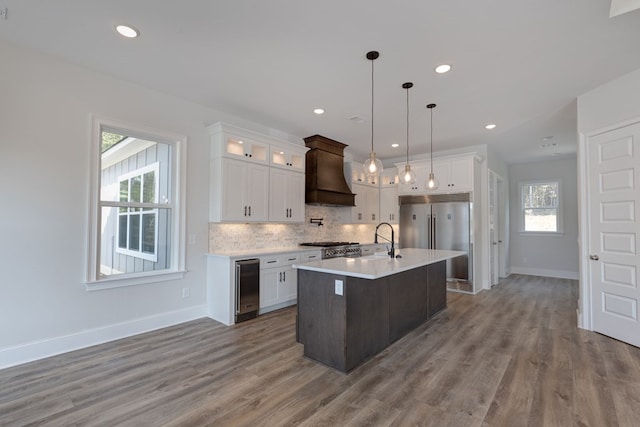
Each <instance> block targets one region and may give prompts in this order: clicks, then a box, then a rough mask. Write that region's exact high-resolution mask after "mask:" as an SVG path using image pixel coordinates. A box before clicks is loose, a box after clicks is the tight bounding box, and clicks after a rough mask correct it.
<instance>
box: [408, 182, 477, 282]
mask: <svg viewBox="0 0 640 427" xmlns="http://www.w3.org/2000/svg"><path fill="white" fill-rule="evenodd" d="M399 199H400V241H399V243H400V246H401V247H403V248H424V249H447V250H455V251H464V252H466V253H467V254H466V255H464V256H460V257H456V258H452V259H450V260H447V281H448V282H467V283H468V284H469V285H472V282H473V268H472V266H473V263H472V261H471V260H472V256H473V248H472V244H471V232H472V231H471V208H472V205H471V202H470V196H469V194H468V193H460V194H442V195H430V196H400V197H399ZM472 289H473V287H472V286H470V289H469V290H472Z"/></svg>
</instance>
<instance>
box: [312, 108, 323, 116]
mask: <svg viewBox="0 0 640 427" xmlns="http://www.w3.org/2000/svg"><path fill="white" fill-rule="evenodd" d="M313 112H314V113H316V114H318V115H320V114H324V110H323V109H322V108H316V109H315V110H313Z"/></svg>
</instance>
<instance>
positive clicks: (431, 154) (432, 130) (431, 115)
mask: <svg viewBox="0 0 640 427" xmlns="http://www.w3.org/2000/svg"><path fill="white" fill-rule="evenodd" d="M430 110H431V173H433V108H430Z"/></svg>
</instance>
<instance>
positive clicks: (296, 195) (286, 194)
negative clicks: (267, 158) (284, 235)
mask: <svg viewBox="0 0 640 427" xmlns="http://www.w3.org/2000/svg"><path fill="white" fill-rule="evenodd" d="M269 221H276V222H303V221H304V173H300V172H291V171H287V170H281V169H275V168H271V171H270V176H269Z"/></svg>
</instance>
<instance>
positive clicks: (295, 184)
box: [287, 172, 305, 222]
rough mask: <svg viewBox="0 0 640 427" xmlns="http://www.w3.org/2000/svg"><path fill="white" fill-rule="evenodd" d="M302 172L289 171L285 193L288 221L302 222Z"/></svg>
mask: <svg viewBox="0 0 640 427" xmlns="http://www.w3.org/2000/svg"><path fill="white" fill-rule="evenodd" d="M304 179H305V178H304V174H303V173H298V172H289V177H288V178H287V193H288V201H289V203H288V205H289V221H291V222H304V184H305V183H304Z"/></svg>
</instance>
